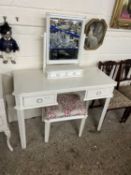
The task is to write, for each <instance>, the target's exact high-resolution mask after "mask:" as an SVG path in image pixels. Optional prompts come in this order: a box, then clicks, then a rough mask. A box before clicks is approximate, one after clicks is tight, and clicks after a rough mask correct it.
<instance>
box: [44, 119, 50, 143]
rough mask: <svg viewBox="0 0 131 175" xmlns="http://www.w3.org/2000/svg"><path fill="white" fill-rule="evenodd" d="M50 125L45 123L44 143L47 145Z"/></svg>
mask: <svg viewBox="0 0 131 175" xmlns="http://www.w3.org/2000/svg"><path fill="white" fill-rule="evenodd" d="M50 125H51V123H50V122H48V121H45V142H46V143H47V142H48V140H49V135H50Z"/></svg>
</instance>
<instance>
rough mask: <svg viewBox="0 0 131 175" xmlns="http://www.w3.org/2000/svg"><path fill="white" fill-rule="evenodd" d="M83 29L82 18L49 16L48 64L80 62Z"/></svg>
mask: <svg viewBox="0 0 131 175" xmlns="http://www.w3.org/2000/svg"><path fill="white" fill-rule="evenodd" d="M82 29H83V19H82V18H81V19H80V18H77V17H71V18H69V17H67V16H60V15H59V16H58V15H49V16H48V18H47V63H49V64H59V63H60V64H61V63H76V62H78V58H79V51H80V45H81V34H82Z"/></svg>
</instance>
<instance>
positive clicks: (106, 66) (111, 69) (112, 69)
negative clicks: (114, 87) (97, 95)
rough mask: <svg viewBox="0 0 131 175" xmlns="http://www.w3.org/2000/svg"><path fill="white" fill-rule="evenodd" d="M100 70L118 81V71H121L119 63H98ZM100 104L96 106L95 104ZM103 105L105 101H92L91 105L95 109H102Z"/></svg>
mask: <svg viewBox="0 0 131 175" xmlns="http://www.w3.org/2000/svg"><path fill="white" fill-rule="evenodd" d="M98 68H99V69H100V70H101V71H103V72H104V73H105V74H107V75H108V76H109V77H111V78H112V79H113V80H115V79H116V76H117V73H118V70H119V62H115V61H105V62H101V61H100V62H98ZM96 102H97V103H98V102H99V103H98V104H97V105H95V103H96ZM101 105H103V100H101V99H100V100H92V103H91V105H90V108H93V107H100V106H101Z"/></svg>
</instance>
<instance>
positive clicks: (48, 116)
mask: <svg viewBox="0 0 131 175" xmlns="http://www.w3.org/2000/svg"><path fill="white" fill-rule="evenodd" d="M57 102H58V105H56V106H49V107H45V108H42V120H43V121H44V122H45V142H48V140H49V134H50V125H51V123H53V122H60V121H67V120H78V119H79V120H81V123H80V127H79V137H81V135H82V132H83V129H84V125H85V121H86V118H87V107H86V104H87V103H86V102H84V101H82V100H81V99H80V97H79V95H77V94H73V93H72V94H60V95H58V96H57Z"/></svg>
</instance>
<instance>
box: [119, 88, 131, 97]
mask: <svg viewBox="0 0 131 175" xmlns="http://www.w3.org/2000/svg"><path fill="white" fill-rule="evenodd" d="M119 91H120V92H121V93H122V94H124V95H126V96H127V97H128V98H129V99H131V86H130V85H128V86H120V87H119Z"/></svg>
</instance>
